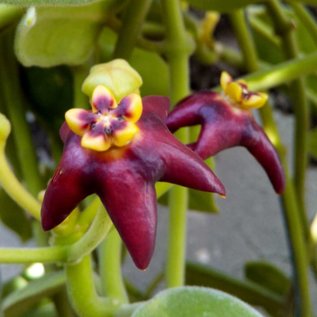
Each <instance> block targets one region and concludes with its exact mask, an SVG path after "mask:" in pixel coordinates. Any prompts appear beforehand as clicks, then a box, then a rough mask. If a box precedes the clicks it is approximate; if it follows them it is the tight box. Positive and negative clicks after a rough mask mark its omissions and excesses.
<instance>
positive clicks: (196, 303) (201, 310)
mask: <svg viewBox="0 0 317 317" xmlns="http://www.w3.org/2000/svg"><path fill="white" fill-rule="evenodd" d="M149 316H151V317H193V316H195V317H241V316H243V317H260V316H261V315H260V314H259V313H258V312H257V311H256V310H254V309H253V308H252V307H251V306H248V305H247V304H245V303H244V302H242V301H241V300H239V299H237V298H235V297H233V296H231V295H228V294H226V293H223V292H221V291H217V290H214V289H210V288H205V287H197V286H196V287H180V288H173V289H169V290H165V291H163V292H161V293H159V294H158V295H157V296H155V297H154V298H153V299H151V300H150V301H148V302H147V303H145V304H144V305H142V306H141V307H140V308H138V309H137V310H136V311H135V312H134V313H133V314H132V317H149Z"/></svg>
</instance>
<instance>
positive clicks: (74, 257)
mask: <svg viewBox="0 0 317 317" xmlns="http://www.w3.org/2000/svg"><path fill="white" fill-rule="evenodd" d="M111 227H112V222H111V220H110V218H109V216H108V214H107V213H106V212H105V210H104V208H103V207H102V206H100V208H99V210H98V212H97V215H96V217H95V218H94V220H93V223H92V224H91V226H90V227H89V229H88V231H87V232H86V233H85V235H84V236H83V237H82V238H81V239H80V240H78V241H77V242H75V243H74V244H72V245H70V246H69V252H68V256H67V262H75V261H78V259H81V258H82V257H83V256H85V255H87V254H89V253H91V252H92V251H93V250H94V249H95V248H96V247H97V246H98V245H99V244H100V243H101V241H102V240H103V239H104V238H105V237H106V236H107V234H108V233H109V230H110V228H111Z"/></svg>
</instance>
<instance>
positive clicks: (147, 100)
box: [142, 96, 170, 122]
mask: <svg viewBox="0 0 317 317" xmlns="http://www.w3.org/2000/svg"><path fill="white" fill-rule="evenodd" d="M142 101H143V116H144V115H147V114H153V115H155V116H157V117H158V118H160V119H161V120H162V121H163V122H165V119H166V117H167V114H168V110H169V107H170V101H169V99H168V98H167V97H163V96H146V97H144V98H143V99H142Z"/></svg>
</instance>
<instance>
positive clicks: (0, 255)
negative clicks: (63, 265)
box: [0, 246, 67, 263]
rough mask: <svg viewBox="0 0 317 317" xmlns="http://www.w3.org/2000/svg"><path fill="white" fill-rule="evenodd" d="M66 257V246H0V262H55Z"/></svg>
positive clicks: (61, 260) (62, 260)
mask: <svg viewBox="0 0 317 317" xmlns="http://www.w3.org/2000/svg"><path fill="white" fill-rule="evenodd" d="M66 258H67V247H65V246H55V247H43V248H0V263H34V262H41V263H56V262H64V261H65V260H66Z"/></svg>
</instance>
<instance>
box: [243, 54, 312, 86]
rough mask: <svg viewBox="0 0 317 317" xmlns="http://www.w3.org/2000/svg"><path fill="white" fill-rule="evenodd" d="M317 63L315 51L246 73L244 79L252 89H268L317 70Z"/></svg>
mask: <svg viewBox="0 0 317 317" xmlns="http://www.w3.org/2000/svg"><path fill="white" fill-rule="evenodd" d="M316 63H317V53H316V52H315V53H312V54H307V55H306V56H304V57H298V58H293V59H290V60H288V61H286V62H284V63H280V64H278V65H275V66H271V67H270V68H267V69H263V70H260V71H257V72H255V73H252V74H250V75H246V76H244V77H243V79H244V80H245V81H246V82H247V84H248V86H249V88H250V89H251V90H255V91H260V90H267V89H270V88H274V87H276V86H279V85H284V84H285V83H288V82H290V81H292V80H294V79H296V78H299V77H301V76H305V75H308V74H310V73H313V72H315V68H314V67H315V66H316Z"/></svg>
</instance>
